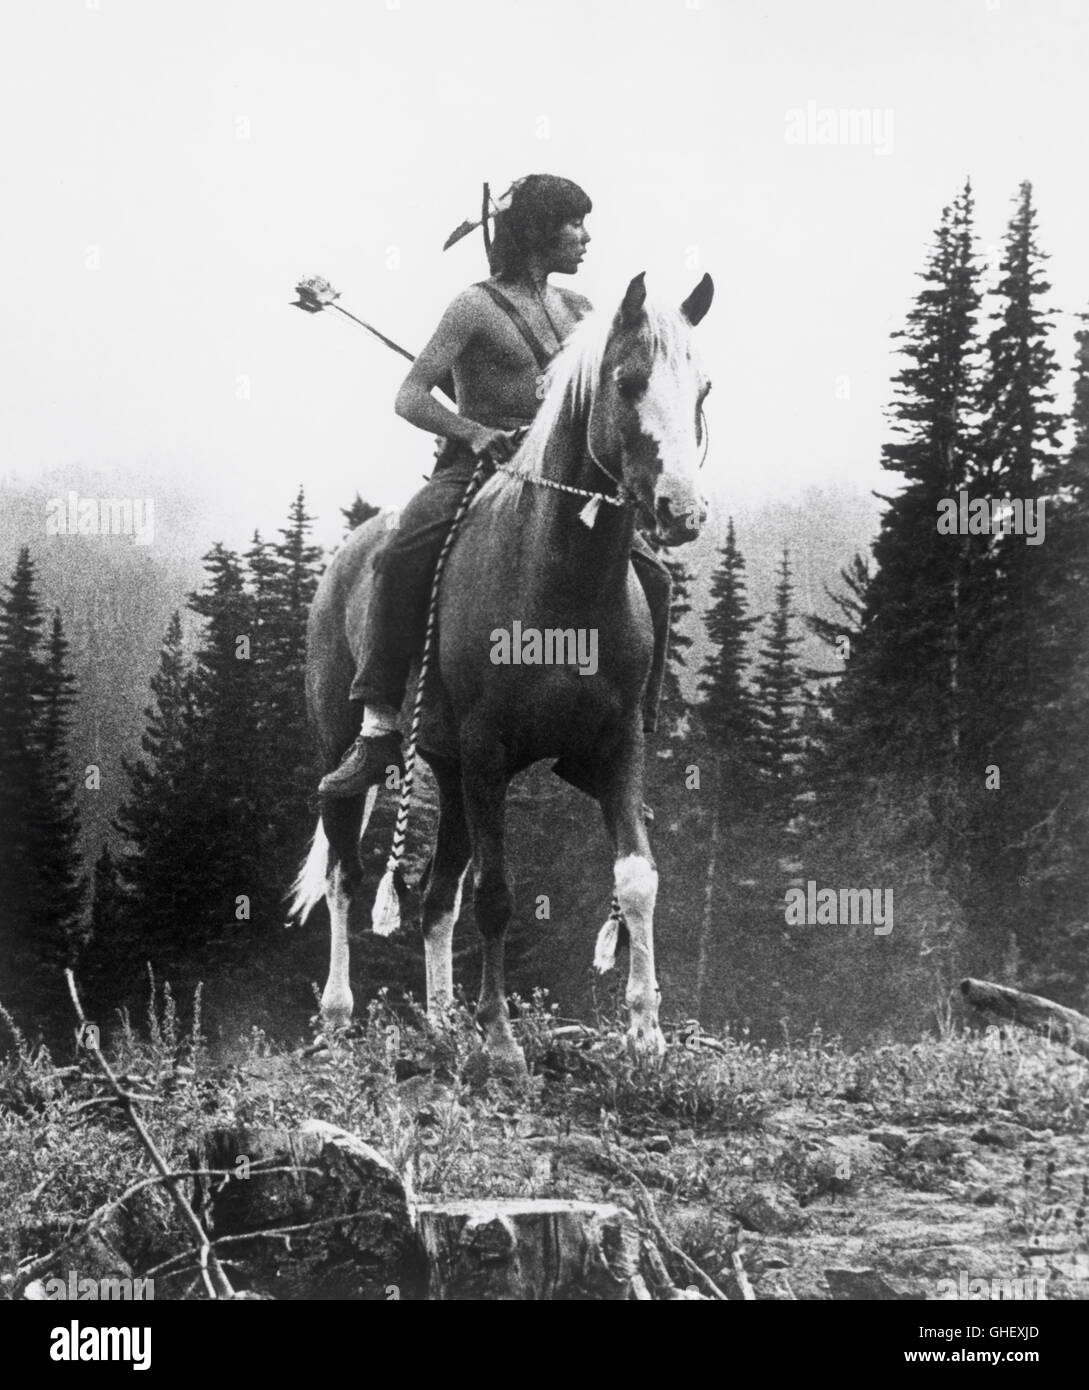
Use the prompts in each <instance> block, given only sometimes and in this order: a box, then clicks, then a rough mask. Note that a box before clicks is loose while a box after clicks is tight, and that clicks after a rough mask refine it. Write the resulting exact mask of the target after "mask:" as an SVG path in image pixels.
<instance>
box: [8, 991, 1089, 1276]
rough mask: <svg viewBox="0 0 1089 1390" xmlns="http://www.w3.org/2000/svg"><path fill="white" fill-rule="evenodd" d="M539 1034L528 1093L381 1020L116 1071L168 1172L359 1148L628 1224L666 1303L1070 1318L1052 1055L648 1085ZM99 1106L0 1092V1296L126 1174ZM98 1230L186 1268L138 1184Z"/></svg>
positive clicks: (56, 1075) (973, 1050)
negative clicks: (914, 1304)
mask: <svg viewBox="0 0 1089 1390" xmlns="http://www.w3.org/2000/svg"><path fill="white" fill-rule="evenodd" d="M557 1024H558V1021H557V1020H556V1018H555V1017H554V1015H553V1014H552V1013H551V1012H549V1011H548V1010H547V1009H546V1008H545V1007H543V1005H542V1004H541V1003H540V1002H538V1003H537V1004H535V1005H533V1006H528V1007H524V1008H523V1012H522V1016H521V1018H520V1020H519V1023H518V1030H519V1033H520V1035H521V1038H522V1041H523V1043H524V1045H525V1048H526V1053H527V1057H528V1059H529V1063H530V1080H529V1082H528V1084H527V1085H524V1086H511V1085H510V1084H508V1083H507V1082H504V1081H501V1080H499V1079H497V1078H494V1077H491V1076H489V1074H488V1069H487V1067H486V1065H484V1064H483V1063H482V1061H481V1058H480V1054H479V1051H478V1050H477V1042H476V1037H475V1033H474V1031H473V1029H472V1025H471V1022H470V1021H469V1020H468V1017H467V1016H466V1015H464V1014H461V1015H459V1016H458V1017H456V1018H453V1019H452V1020H451V1024H450V1027H449V1028H448V1029H447V1030H446V1031H440V1032H438V1033H436V1032H435V1031H434V1030H433V1029H429V1028H428V1027H427V1026H426V1025H425V1024H424V1023H423V1022H422V1021H421V1020H420V1019H419V1018H418V1016H416V1017H414V1018H412V1017H410V1018H408V1019H407V1020H406V1017H405V1015H404V1013H403V1012H401V1013H397V1012H396V1011H394V1010H392V1009H390V1008H389V1006H387V1005H386V1004H384V1003H382V1004H381V1005H380V1006H372V1010H371V1013H370V1016H369V1018H368V1020H367V1021H366V1022H365V1023H362V1024H360V1025H359V1026H357V1028H356V1029H355V1030H354V1031H353V1032H352V1033H351V1034H350V1035H348V1036H347V1037H341V1038H339V1039H337V1040H335V1041H333V1042H332V1043H331V1044H329V1045H326V1046H324V1047H319V1048H313V1049H310V1050H308V1051H300V1052H295V1053H293V1054H290V1055H285V1054H283V1053H282V1052H279V1051H277V1050H276V1049H274V1048H272V1047H271V1046H269V1045H268V1044H267V1043H265V1042H264V1041H263V1040H262V1039H261V1038H260V1037H259V1036H255V1037H253V1038H251V1039H249V1040H248V1042H247V1043H246V1044H245V1046H244V1047H243V1048H242V1049H241V1050H240V1051H239V1053H238V1055H237V1056H235V1057H234V1058H232V1059H229V1060H224V1059H222V1058H219V1059H211V1058H209V1057H207V1056H206V1055H205V1054H204V1053H203V1052H202V1050H201V1048H200V1046H199V1045H196V1046H194V1045H193V1044H192V1041H190V1044H189V1045H188V1046H186V1045H184V1044H183V1040H181V1039H179V1038H178V1037H177V1036H175V1035H174V1031H173V1030H174V1027H175V1025H174V1024H171V1025H170V1026H169V1027H167V1028H165V1030H164V1029H158V1030H157V1032H156V1034H155V1036H154V1037H153V1038H152V1039H151V1040H150V1041H143V1042H142V1041H139V1040H138V1039H136V1038H135V1037H134V1036H133V1035H132V1034H131V1033H130V1034H129V1035H128V1036H127V1037H126V1038H124V1039H122V1040H120V1041H119V1042H118V1043H117V1045H116V1047H115V1051H114V1054H113V1056H114V1064H115V1066H116V1068H117V1070H118V1073H119V1074H120V1075H122V1076H124V1077H126V1078H127V1082H126V1084H127V1085H128V1086H129V1087H130V1088H132V1089H134V1090H138V1091H139V1093H140V1094H141V1095H142V1096H144V1097H146V1098H148V1099H147V1100H146V1101H145V1114H146V1115H147V1117H148V1121H147V1122H148V1125H149V1128H150V1130H151V1133H152V1135H153V1137H154V1140H155V1142H156V1143H157V1144H158V1145H159V1146H160V1148H161V1151H162V1152H163V1154H164V1155H165V1156H166V1158H167V1161H168V1162H169V1163H170V1164H171V1165H172V1167H173V1168H175V1169H176V1170H177V1169H182V1168H184V1167H185V1166H186V1165H187V1163H189V1162H190V1161H191V1156H192V1154H193V1151H194V1149H193V1145H194V1142H195V1141H198V1140H199V1136H200V1135H201V1134H202V1133H204V1132H207V1130H208V1128H209V1127H210V1126H228V1127H235V1128H238V1127H255V1126H256V1127H266V1128H267V1127H269V1126H273V1127H276V1128H278V1129H287V1130H291V1129H292V1127H298V1126H299V1125H300V1124H302V1123H303V1122H304V1121H306V1120H308V1119H313V1120H318V1121H322V1122H325V1123H328V1124H332V1125H336V1126H339V1127H341V1128H343V1129H344V1130H347V1131H349V1133H350V1134H352V1135H354V1136H357V1137H358V1138H359V1139H361V1140H363V1141H364V1142H365V1143H366V1144H367V1145H369V1146H371V1147H372V1148H373V1149H374V1150H377V1151H378V1153H379V1154H381V1155H383V1156H384V1157H385V1158H386V1159H387V1160H388V1162H389V1164H390V1166H391V1169H392V1171H393V1172H394V1173H395V1174H396V1175H398V1176H399V1178H400V1180H401V1181H402V1182H403V1184H404V1187H405V1188H406V1190H407V1191H408V1193H409V1195H410V1198H412V1199H414V1200H418V1201H420V1202H426V1203H435V1202H445V1201H458V1200H462V1199H474V1200H487V1199H495V1198H520V1199H536V1200H555V1199H568V1200H570V1199H577V1200H580V1201H589V1202H599V1203H600V1202H605V1203H612V1204H615V1205H617V1206H620V1207H625V1208H628V1209H629V1210H630V1211H632V1212H633V1213H634V1215H635V1217H636V1219H637V1220H638V1222H639V1223H640V1227H641V1228H642V1229H643V1230H644V1231H646V1232H648V1233H649V1234H650V1235H652V1236H653V1239H654V1241H655V1242H656V1245H657V1248H658V1249H659V1250H660V1252H661V1254H662V1255H663V1257H664V1259H665V1263H666V1266H667V1267H668V1276H669V1279H671V1280H672V1281H673V1282H674V1283H675V1284H676V1286H677V1287H678V1288H681V1289H683V1288H685V1287H686V1286H688V1287H692V1288H695V1289H699V1290H700V1291H701V1292H702V1293H703V1294H704V1295H705V1296H711V1297H714V1296H725V1297H726V1298H731V1299H732V1298H742V1297H748V1296H752V1295H754V1296H755V1297H756V1298H757V1299H759V1300H783V1299H785V1300H792V1299H797V1300H812V1299H856V1300H873V1299H897V1298H911V1299H928V1300H941V1299H964V1298H986V1299H1002V1298H1009V1299H1023V1298H1046V1299H1050V1300H1069V1299H1085V1298H1087V1297H1089V1237H1087V1234H1086V1229H1085V1216H1086V1209H1087V1207H1089V1201H1087V1197H1089V1142H1087V1136H1086V1116H1087V1101H1089V1064H1087V1063H1086V1062H1085V1061H1084V1060H1083V1059H1081V1058H1079V1057H1078V1056H1076V1055H1075V1054H1074V1053H1072V1052H1070V1051H1069V1050H1068V1049H1066V1048H1065V1047H1062V1046H1059V1045H1055V1044H1051V1043H1049V1042H1047V1041H1044V1040H1042V1039H1040V1038H1036V1037H1034V1036H1032V1035H1030V1034H1028V1033H1025V1032H1023V1031H1021V1030H1016V1029H1012V1030H1004V1031H1001V1032H1000V1031H997V1030H990V1031H988V1032H987V1033H980V1032H973V1031H970V1030H967V1029H966V1030H964V1031H961V1032H959V1033H950V1034H949V1035H947V1036H945V1037H943V1038H936V1039H931V1040H927V1041H924V1042H921V1043H918V1044H916V1045H913V1046H907V1045H899V1046H888V1047H881V1048H877V1049H873V1050H869V1051H862V1052H854V1053H847V1052H845V1051H843V1050H842V1049H841V1048H839V1047H838V1046H837V1045H835V1044H834V1043H829V1044H825V1045H822V1044H820V1043H819V1041H818V1042H816V1043H814V1042H812V1041H811V1042H810V1044H809V1045H807V1046H801V1047H799V1046H796V1045H795V1046H787V1047H780V1048H772V1047H768V1046H766V1045H763V1044H754V1043H750V1042H749V1041H748V1040H744V1039H742V1040H738V1039H731V1038H718V1039H714V1038H707V1037H701V1036H699V1035H696V1036H692V1035H685V1034H684V1033H683V1031H682V1030H676V1031H674V1033H673V1034H672V1036H671V1041H670V1047H669V1050H668V1052H667V1055H666V1058H665V1060H664V1062H663V1063H662V1064H661V1066H658V1067H646V1066H643V1065H641V1064H639V1063H637V1062H635V1061H634V1060H633V1059H632V1058H631V1057H630V1056H629V1055H628V1054H627V1051H626V1048H625V1046H624V1039H623V1036H622V1034H621V1032H620V1031H619V1030H618V1029H613V1028H609V1027H605V1028H603V1029H601V1030H592V1029H587V1028H583V1027H581V1026H568V1027H559V1026H557ZM100 1096H101V1087H100V1086H99V1085H98V1084H97V1083H96V1081H95V1079H94V1078H93V1076H92V1075H91V1074H90V1073H89V1070H88V1067H87V1065H86V1064H80V1065H79V1066H78V1067H68V1068H64V1069H61V1068H56V1067H54V1066H53V1065H52V1063H51V1062H50V1060H49V1059H47V1058H42V1057H34V1056H31V1055H29V1054H24V1055H23V1056H22V1057H21V1058H20V1059H19V1060H17V1061H12V1062H9V1063H8V1064H6V1065H5V1066H4V1067H3V1068H0V1210H2V1211H4V1212H5V1213H6V1217H5V1223H4V1229H3V1236H4V1244H3V1247H2V1248H3V1252H4V1254H3V1258H2V1260H0V1265H2V1268H0V1279H2V1280H3V1286H4V1287H5V1288H6V1289H7V1290H9V1294H8V1296H13V1295H14V1296H19V1293H20V1291H21V1290H22V1288H23V1287H24V1286H25V1283H26V1277H25V1275H26V1271H27V1270H28V1269H30V1268H31V1266H32V1265H34V1263H35V1261H37V1262H38V1264H39V1265H40V1264H41V1262H42V1260H43V1252H45V1253H48V1252H49V1250H50V1249H51V1248H52V1247H54V1246H56V1244H57V1241H58V1240H59V1239H61V1238H66V1235H67V1233H70V1232H71V1231H72V1230H73V1229H76V1228H77V1227H78V1226H79V1223H86V1222H87V1220H88V1218H89V1217H90V1215H91V1213H92V1212H95V1211H96V1210H101V1208H102V1206H103V1204H104V1203H107V1202H110V1201H112V1200H113V1199H115V1198H116V1197H117V1196H118V1194H120V1193H122V1192H124V1191H125V1189H126V1188H128V1187H130V1186H131V1185H132V1184H133V1183H134V1181H138V1180H140V1179H141V1178H142V1177H143V1176H145V1175H146V1174H147V1173H148V1172H149V1167H148V1162H147V1153H146V1151H145V1150H144V1148H143V1147H142V1146H141V1144H140V1143H139V1142H137V1140H136V1138H135V1136H134V1134H133V1133H132V1127H131V1125H130V1124H129V1123H128V1122H127V1121H126V1118H125V1117H124V1116H123V1115H122V1114H121V1113H119V1110H118V1107H116V1106H110V1105H109V1104H107V1103H105V1102H104V1101H102V1100H101V1099H100V1098H99V1099H96V1097H100ZM98 1224H99V1225H100V1226H101V1223H98ZM102 1229H103V1230H105V1233H106V1234H107V1235H108V1236H109V1239H110V1240H112V1241H113V1243H114V1246H115V1248H117V1247H123V1249H121V1250H120V1253H121V1254H122V1255H123V1258H124V1261H125V1263H126V1267H128V1268H130V1269H131V1270H132V1272H133V1273H134V1274H140V1273H146V1272H147V1271H148V1270H149V1269H154V1268H161V1269H164V1270H167V1271H168V1270H169V1269H171V1268H177V1266H178V1261H179V1255H178V1251H179V1250H181V1251H184V1250H185V1248H186V1245H185V1239H184V1233H183V1230H182V1227H181V1226H180V1225H179V1223H178V1221H177V1219H176V1216H175V1213H174V1211H173V1209H172V1207H171V1205H170V1203H169V1201H168V1200H167V1199H166V1197H165V1196H164V1195H163V1193H162V1191H161V1190H160V1189H159V1188H157V1187H155V1186H150V1187H146V1188H144V1189H143V1190H142V1191H141V1193H140V1195H139V1196H137V1197H134V1198H132V1199H130V1200H128V1201H126V1203H124V1204H123V1207H122V1208H120V1209H118V1210H117V1211H115V1212H113V1213H112V1214H111V1216H110V1219H109V1227H108V1229H106V1228H105V1227H102ZM35 1268H37V1266H35ZM39 1272H40V1271H39ZM156 1296H157V1297H164V1298H165V1297H174V1298H178V1297H193V1296H201V1291H200V1289H199V1288H197V1289H196V1291H195V1292H194V1286H193V1281H192V1274H191V1272H190V1275H189V1276H188V1277H187V1279H186V1280H185V1281H182V1280H181V1279H180V1277H179V1278H178V1279H177V1280H173V1276H171V1275H170V1274H169V1273H164V1274H161V1275H160V1278H159V1281H158V1283H157V1293H156Z"/></svg>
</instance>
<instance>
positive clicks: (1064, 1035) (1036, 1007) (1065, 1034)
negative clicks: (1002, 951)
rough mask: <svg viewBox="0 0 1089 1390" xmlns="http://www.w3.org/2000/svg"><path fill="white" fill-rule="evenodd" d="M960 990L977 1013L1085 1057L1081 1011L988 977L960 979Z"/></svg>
mask: <svg viewBox="0 0 1089 1390" xmlns="http://www.w3.org/2000/svg"><path fill="white" fill-rule="evenodd" d="M960 992H961V994H963V995H964V997H965V999H967V1001H968V1003H969V1004H971V1005H972V1007H973V1008H974V1009H978V1010H979V1012H980V1013H984V1014H989V1015H991V1016H992V1017H994V1018H1004V1019H1008V1020H1009V1021H1010V1022H1012V1023H1019V1024H1021V1026H1022V1027H1024V1028H1031V1029H1032V1031H1033V1032H1034V1033H1043V1034H1044V1035H1045V1036H1046V1037H1048V1038H1050V1039H1051V1040H1052V1041H1053V1042H1061V1043H1065V1044H1066V1045H1067V1047H1070V1048H1073V1050H1074V1051H1075V1052H1078V1053H1080V1054H1081V1056H1083V1057H1089V1018H1086V1017H1085V1015H1084V1014H1079V1013H1078V1012H1077V1011H1076V1010H1074V1009H1067V1008H1065V1007H1064V1006H1063V1005H1062V1004H1055V1003H1053V1002H1052V1001H1051V1000H1050V999H1045V998H1044V997H1043V996H1042V995H1040V994H1025V993H1024V991H1023V990H1019V989H1010V987H1009V986H1008V985H996V984H992V983H991V982H990V981H988V980H971V979H969V980H961V982H960Z"/></svg>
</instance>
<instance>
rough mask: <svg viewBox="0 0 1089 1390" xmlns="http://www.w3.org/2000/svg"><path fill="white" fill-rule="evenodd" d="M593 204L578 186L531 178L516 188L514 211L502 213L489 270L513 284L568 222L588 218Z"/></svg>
mask: <svg viewBox="0 0 1089 1390" xmlns="http://www.w3.org/2000/svg"><path fill="white" fill-rule="evenodd" d="M592 206H593V204H592V203H591V202H590V199H589V198H588V197H587V196H586V194H585V193H584V192H583V191H582V189H581V188H580V187H579V186H578V184H577V183H572V182H571V180H570V179H561V178H557V177H556V176H555V175H554V174H528V175H527V176H526V177H525V178H524V179H521V180H520V181H519V182H518V183H517V184H515V187H514V192H513V193H512V194H511V200H510V207H509V208H508V209H507V210H506V211H505V212H501V213H498V214H497V216H496V219H495V230H494V232H493V233H492V250H491V255H490V256H489V258H488V259H489V267H490V269H491V272H492V274H493V275H495V276H496V277H497V278H498V279H500V280H512V279H514V278H515V277H516V276H517V275H519V274H521V272H522V271H523V270H524V269H525V267H526V264H527V262H528V260H529V257H530V256H531V255H533V254H534V253H535V252H539V251H543V250H545V249H546V248H547V247H548V245H549V244H550V243H551V242H552V241H553V240H554V239H555V236H556V233H557V232H558V231H559V230H560V228H561V227H562V226H563V224H564V223H565V222H577V221H578V219H579V218H580V217H585V216H586V214H587V213H588V212H589V211H590V209H591V207H592Z"/></svg>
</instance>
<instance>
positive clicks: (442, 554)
mask: <svg viewBox="0 0 1089 1390" xmlns="http://www.w3.org/2000/svg"><path fill="white" fill-rule="evenodd" d="M488 465H489V460H488V459H487V458H481V459H480V461H479V462H478V463H477V465H476V468H475V469H474V470H473V473H472V476H471V477H470V479H469V481H468V483H467V484H466V485H465V492H464V494H463V495H462V498H461V501H460V502H459V503H458V509H457V511H456V512H455V513H454V519H453V521H452V522H451V523H450V530H449V531H448V532H447V533H446V539H445V540H444V541H443V544H442V549H441V550H440V551H439V558H438V560H437V561H436V562H435V573H434V575H433V576H432V579H431V594H430V597H429V599H428V605H427V627H426V628H425V630H424V644H423V653H422V655H421V657H420V674H419V676H418V677H417V680H416V695H415V698H414V700H413V702H412V723H411V724H410V726H409V734H408V747H407V748H406V749H405V775H404V777H403V778H402V780H401V795H400V798H399V800H398V802H397V820H396V823H395V824H394V828H393V842H392V844H391V845H390V853H389V859H388V860H387V861H386V872H385V873H384V874H383V875H382V880H381V882H380V883H379V885H378V891H377V893H376V894H375V899H374V907H373V908H372V909H371V928H372V930H373V931H374V932H375V934H376V935H378V936H389V935H391V933H393V932H395V931H397V930H398V928H399V927H400V925H401V902H402V900H403V899H404V898H405V897H406V895H407V893H408V885H407V884H406V882H405V874H404V867H403V865H404V857H405V842H406V840H407V838H408V817H409V809H410V807H411V803H412V788H413V784H414V783H415V780H416V753H417V748H418V745H419V738H420V726H421V724H422V723H423V704H424V693H425V689H424V688H425V686H426V684H427V677H428V674H429V673H430V670H431V659H432V655H433V652H434V645H435V629H436V626H437V623H438V612H439V593H440V589H441V586H442V575H443V570H444V569H445V568H446V557H447V556H448V555H449V553H450V549H451V547H452V546H453V544H454V540H455V539H456V537H457V534H458V531H459V530H460V529H461V523H462V522H463V521H464V520H465V514H466V512H467V511H468V510H469V505H470V503H471V502H472V500H473V498H474V497H475V496H476V494H477V492H478V491H479V490H480V487H481V485H482V484H483V483H484V481H485V473H486V470H487V468H488ZM497 471H502V472H505V473H508V474H509V475H510V476H511V477H515V478H524V479H526V480H527V481H529V482H532V483H535V484H538V485H539V486H541V487H550V488H554V489H555V490H556V491H557V492H566V493H570V494H571V495H572V496H576V497H588V498H589V499H590V500H589V501H588V502H587V504H586V506H585V507H584V508H583V509H582V511H581V512H580V513H579V516H580V517H581V519H582V521H583V522H584V523H585V524H586V525H587V526H593V524H594V522H595V521H596V520H597V512H598V508H599V507H600V506H601V503H602V502H608V503H610V504H611V505H612V506H615V507H622V506H624V504H625V502H626V500H627V499H626V498H624V497H623V496H620V497H613V496H610V495H609V494H608V493H603V492H591V491H589V490H588V489H586V488H580V487H572V486H571V485H570V484H568V483H558V482H556V481H555V480H554V479H552V478H542V477H540V476H539V475H538V474H536V473H532V472H531V471H530V470H529V469H527V468H511V467H509V466H507V465H503V464H500V465H498V466H497ZM613 912H614V913H615V914H616V917H617V919H618V920H619V914H620V904H619V903H618V902H617V901H616V897H615V895H614V897H613ZM610 920H612V913H611V914H610Z"/></svg>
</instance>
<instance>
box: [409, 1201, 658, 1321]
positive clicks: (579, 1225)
mask: <svg viewBox="0 0 1089 1390" xmlns="http://www.w3.org/2000/svg"><path fill="white" fill-rule="evenodd" d="M416 1223H417V1230H418V1232H419V1236H420V1240H421V1243H422V1245H423V1248H424V1251H425V1252H426V1255H427V1259H428V1264H429V1266H430V1278H429V1284H428V1297H429V1298H432V1299H438V1300H444V1301H447V1300H448V1301H460V1300H467V1299H475V1300H482V1301H494V1302H530V1301H533V1302H536V1301H539V1300H543V1301H546V1302H557V1301H563V1300H571V1301H575V1302H618V1301H621V1300H625V1299H631V1298H636V1297H637V1296H639V1292H640V1291H639V1285H638V1282H637V1280H638V1272H639V1241H640V1235H639V1227H638V1225H637V1223H636V1221H635V1218H634V1217H633V1216H632V1215H631V1213H630V1212H627V1211H624V1210H623V1209H622V1208H620V1207H616V1206H612V1205H609V1204H598V1203H594V1202H564V1201H537V1200H526V1201H464V1202H435V1203H423V1204H421V1205H419V1206H418V1207H417V1208H416Z"/></svg>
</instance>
